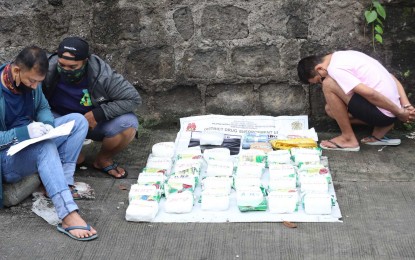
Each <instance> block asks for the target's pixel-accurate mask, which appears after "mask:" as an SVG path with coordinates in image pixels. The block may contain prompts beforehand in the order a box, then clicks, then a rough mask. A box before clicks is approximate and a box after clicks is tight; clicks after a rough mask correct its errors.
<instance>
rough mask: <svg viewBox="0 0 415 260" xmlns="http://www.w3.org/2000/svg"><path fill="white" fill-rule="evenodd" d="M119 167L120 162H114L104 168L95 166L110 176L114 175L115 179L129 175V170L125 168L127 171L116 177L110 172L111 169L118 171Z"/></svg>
mask: <svg viewBox="0 0 415 260" xmlns="http://www.w3.org/2000/svg"><path fill="white" fill-rule="evenodd" d="M117 167H118V163H116V162H114V163H113V164H111V165H108V166H107V167H104V168H102V169H99V168H96V167H94V168H95V169H97V170H99V171H101V172H103V173H106V174H108V175H109V176H111V177H113V178H115V179H124V178H125V177H127V176H128V172H127V170H125V169H124V171H125V172H124V174H123V175H121V176H120V177H115V176H114V175H112V174H110V171H111V170H115V171H117V172H118V170H117Z"/></svg>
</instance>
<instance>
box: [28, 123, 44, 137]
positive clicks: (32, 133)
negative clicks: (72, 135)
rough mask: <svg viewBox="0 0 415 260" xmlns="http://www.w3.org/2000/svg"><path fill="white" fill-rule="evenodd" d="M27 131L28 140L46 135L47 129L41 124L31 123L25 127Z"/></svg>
mask: <svg viewBox="0 0 415 260" xmlns="http://www.w3.org/2000/svg"><path fill="white" fill-rule="evenodd" d="M27 131H28V132H29V137H30V138H36V137H40V136H42V135H44V134H47V133H48V129H47V128H46V126H45V124H44V123H42V122H33V123H30V124H29V125H28V126H27Z"/></svg>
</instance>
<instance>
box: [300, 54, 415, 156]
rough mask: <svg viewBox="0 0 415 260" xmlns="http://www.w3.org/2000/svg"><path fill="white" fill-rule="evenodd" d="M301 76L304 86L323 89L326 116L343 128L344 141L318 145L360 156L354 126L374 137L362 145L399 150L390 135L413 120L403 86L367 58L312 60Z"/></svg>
mask: <svg viewBox="0 0 415 260" xmlns="http://www.w3.org/2000/svg"><path fill="white" fill-rule="evenodd" d="M297 71H298V76H299V78H300V80H301V81H302V82H303V83H306V84H310V83H311V84H321V85H322V89H323V93H324V97H325V99H326V107H325V108H326V112H327V114H328V115H329V116H330V117H332V118H333V119H335V120H336V121H337V124H338V125H339V127H340V130H341V135H340V136H337V137H334V138H332V139H331V140H324V141H322V142H321V143H320V147H321V148H323V149H327V150H343V151H359V150H360V146H359V141H358V140H357V138H356V136H355V134H354V132H353V129H352V126H351V124H367V125H370V126H373V132H372V136H369V137H366V138H363V139H362V140H361V142H362V143H365V144H371V145H399V144H400V140H399V139H388V138H386V137H385V135H386V133H388V132H389V130H391V129H392V127H393V125H394V122H395V121H396V120H397V119H399V120H401V121H403V122H410V121H413V120H415V110H414V107H413V106H412V105H411V104H410V103H409V100H408V97H407V96H406V93H405V90H404V89H403V86H402V84H401V83H400V82H399V81H398V80H397V79H396V78H395V77H394V76H393V75H391V74H390V73H389V72H388V71H387V70H386V69H385V67H383V66H382V64H380V63H379V62H378V61H377V60H375V59H373V58H372V57H370V56H368V55H366V54H364V53H361V52H358V51H351V50H349V51H337V52H334V53H330V54H327V55H320V56H309V57H306V58H303V59H301V60H300V62H299V63H298V67H297Z"/></svg>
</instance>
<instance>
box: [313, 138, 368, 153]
mask: <svg viewBox="0 0 415 260" xmlns="http://www.w3.org/2000/svg"><path fill="white" fill-rule="evenodd" d="M326 141H327V142H330V143H332V144H333V145H335V146H336V147H328V146H324V145H322V144H321V143H320V147H321V149H324V150H332V151H345V152H358V151H360V146H357V147H343V146H340V145H338V144H337V143H335V142H333V141H332V140H326Z"/></svg>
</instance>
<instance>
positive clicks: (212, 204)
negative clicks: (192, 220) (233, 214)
mask: <svg viewBox="0 0 415 260" xmlns="http://www.w3.org/2000/svg"><path fill="white" fill-rule="evenodd" d="M229 203H230V199H229V195H228V194H218V193H216V192H210V191H209V190H205V191H203V192H202V203H201V209H202V210H212V211H222V210H227V209H229Z"/></svg>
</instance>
